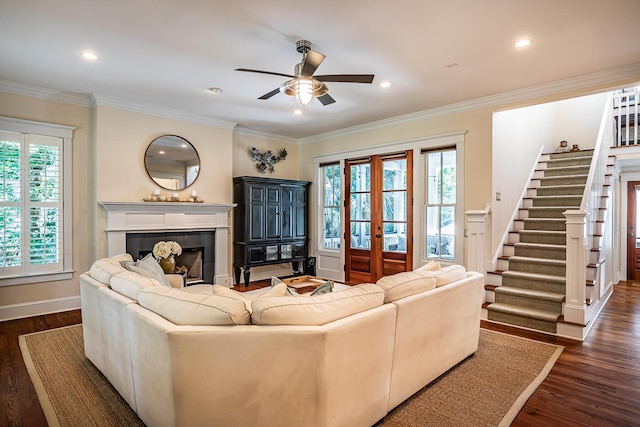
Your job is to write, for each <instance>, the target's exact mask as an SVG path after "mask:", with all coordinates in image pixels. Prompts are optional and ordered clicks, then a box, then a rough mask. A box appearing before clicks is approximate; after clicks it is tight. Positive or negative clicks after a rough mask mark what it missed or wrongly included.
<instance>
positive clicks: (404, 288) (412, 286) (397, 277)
mask: <svg viewBox="0 0 640 427" xmlns="http://www.w3.org/2000/svg"><path fill="white" fill-rule="evenodd" d="M376 285H378V286H380V287H381V288H382V289H383V290H384V293H385V297H384V302H391V301H396V300H399V299H400V298H404V297H408V296H409V295H414V294H417V293H420V292H424V291H428V290H430V289H433V288H435V287H436V279H434V278H432V277H426V276H424V275H422V274H419V273H417V272H415V271H405V272H402V273H396V274H393V275H391V276H385V277H381V278H380V279H379V280H378V281H377V282H376Z"/></svg>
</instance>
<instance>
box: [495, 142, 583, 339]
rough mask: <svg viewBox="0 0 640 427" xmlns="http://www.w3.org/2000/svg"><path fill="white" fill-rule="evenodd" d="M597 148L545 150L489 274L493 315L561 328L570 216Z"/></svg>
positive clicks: (533, 326)
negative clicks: (567, 223)
mask: <svg viewBox="0 0 640 427" xmlns="http://www.w3.org/2000/svg"><path fill="white" fill-rule="evenodd" d="M592 155H593V150H584V151H577V152H568V153H551V154H544V155H543V156H542V157H541V160H540V162H539V163H538V169H537V170H536V172H535V176H534V177H533V178H532V181H531V188H529V190H528V193H527V197H525V198H524V199H523V200H522V204H521V206H522V207H521V208H520V211H519V215H518V218H517V219H516V220H515V221H514V223H513V226H512V229H511V231H510V232H509V239H508V243H506V244H505V245H504V248H503V252H502V254H503V255H502V256H501V257H499V259H498V270H496V271H494V272H489V273H488V274H487V283H489V284H488V285H487V286H486V289H487V303H486V304H485V308H486V309H487V319H488V320H491V321H495V322H500V323H506V324H510V325H514V326H519V327H524V328H529V329H534V330H539V331H543V332H548V333H553V334H555V333H557V325H558V321H559V319H560V318H561V316H562V313H563V311H562V310H563V303H564V300H565V295H566V289H565V287H566V219H565V217H564V215H563V212H565V211H566V210H574V209H579V207H580V202H581V200H582V195H583V193H584V188H585V184H586V181H587V177H588V174H589V166H590V164H591V158H592Z"/></svg>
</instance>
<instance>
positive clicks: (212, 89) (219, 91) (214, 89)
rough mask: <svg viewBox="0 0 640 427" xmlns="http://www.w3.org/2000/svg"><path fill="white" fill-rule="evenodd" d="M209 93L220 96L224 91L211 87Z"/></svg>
mask: <svg viewBox="0 0 640 427" xmlns="http://www.w3.org/2000/svg"><path fill="white" fill-rule="evenodd" d="M209 92H211V93H214V94H216V95H218V94H219V93H222V89H220V88H219V87H210V88H209Z"/></svg>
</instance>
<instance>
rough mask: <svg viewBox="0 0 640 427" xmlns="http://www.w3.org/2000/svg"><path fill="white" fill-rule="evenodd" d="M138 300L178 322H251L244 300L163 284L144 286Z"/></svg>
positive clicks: (150, 308) (222, 323) (226, 323)
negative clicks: (186, 290) (153, 286)
mask: <svg viewBox="0 0 640 427" xmlns="http://www.w3.org/2000/svg"><path fill="white" fill-rule="evenodd" d="M138 302H139V304H140V306H142V307H144V308H146V309H148V310H150V311H153V312H154V313H157V314H159V315H160V316H162V317H164V318H165V319H167V320H169V321H170V322H173V323H174V324H176V325H192V326H217V325H248V324H249V321H250V318H251V317H250V314H249V312H248V311H247V309H246V307H245V305H244V303H243V302H242V301H238V300H234V299H232V298H227V297H222V296H218V295H203V294H193V293H189V292H184V291H182V290H180V289H173V288H167V287H164V286H162V287H158V288H146V289H143V290H142V291H140V294H139V296H138Z"/></svg>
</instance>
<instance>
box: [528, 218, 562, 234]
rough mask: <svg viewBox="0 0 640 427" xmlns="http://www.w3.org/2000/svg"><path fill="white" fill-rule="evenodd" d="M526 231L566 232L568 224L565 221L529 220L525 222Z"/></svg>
mask: <svg viewBox="0 0 640 427" xmlns="http://www.w3.org/2000/svg"><path fill="white" fill-rule="evenodd" d="M524 229H525V230H548V231H566V229H567V223H566V222H565V221H536V220H535V219H528V220H526V221H524Z"/></svg>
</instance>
